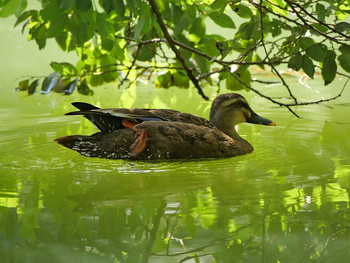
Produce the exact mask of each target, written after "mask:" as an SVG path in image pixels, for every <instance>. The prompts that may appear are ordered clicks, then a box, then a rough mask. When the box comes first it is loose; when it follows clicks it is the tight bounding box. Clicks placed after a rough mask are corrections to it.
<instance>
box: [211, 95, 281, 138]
mask: <svg viewBox="0 0 350 263" xmlns="http://www.w3.org/2000/svg"><path fill="white" fill-rule="evenodd" d="M209 120H210V122H211V123H213V124H214V125H215V126H216V127H218V128H219V129H220V130H221V131H223V132H224V133H226V134H227V135H229V136H231V137H232V138H235V137H237V136H238V134H237V132H236V130H235V128H234V127H235V126H236V124H238V123H242V122H248V123H255V124H262V125H269V126H276V123H275V122H273V121H271V120H269V119H266V118H263V117H261V116H259V115H258V114H256V113H255V112H254V111H253V110H252V109H251V108H250V106H249V104H248V102H247V101H246V99H245V98H244V97H243V96H241V95H239V94H236V93H228V94H221V95H219V96H218V97H216V98H215V100H214V101H213V103H212V105H211V109H210V116H209Z"/></svg>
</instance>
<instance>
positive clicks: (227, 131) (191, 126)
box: [56, 93, 274, 160]
mask: <svg viewBox="0 0 350 263" xmlns="http://www.w3.org/2000/svg"><path fill="white" fill-rule="evenodd" d="M73 105H74V106H76V107H77V108H79V109H80V111H76V112H71V113H68V115H83V116H84V117H86V118H87V119H89V120H90V121H92V122H93V123H94V124H95V125H96V127H97V128H99V129H100V130H101V132H98V133H96V134H94V135H92V136H83V135H72V136H65V137H61V138H58V139H56V141H57V142H58V143H60V144H62V145H63V146H65V147H67V148H70V149H72V150H75V151H77V152H79V153H80V154H82V155H84V156H87V157H100V158H110V159H135V160H148V159H191V158H223V157H233V156H238V155H243V154H246V153H250V152H252V151H253V147H252V146H251V145H250V143H249V142H247V141H246V140H244V139H243V138H241V137H240V136H239V135H238V133H237V132H236V130H235V125H236V124H238V123H240V122H244V121H247V122H251V123H258V124H264V125H274V122H271V121H270V120H267V119H265V118H262V117H260V116H258V115H257V114H256V113H254V111H252V110H251V108H250V107H249V105H248V103H247V102H246V100H245V99H244V98H243V97H242V96H241V95H239V94H234V93H230V94H222V95H220V96H218V97H217V98H216V99H215V100H214V101H213V103H212V108H211V112H210V121H208V120H206V119H204V118H201V117H197V116H194V115H192V114H188V113H183V112H178V111H175V110H168V109H99V108H97V107H95V106H92V105H90V104H85V103H73ZM122 120H128V121H131V122H132V123H134V125H135V126H134V127H133V128H126V127H124V126H123V123H122ZM141 131H143V132H146V134H147V140H146V146H145V148H144V149H143V150H142V152H141V153H138V154H131V153H130V151H131V150H130V149H131V148H132V145H133V144H135V140H136V138H137V136H138V134H139V133H140V132H141Z"/></svg>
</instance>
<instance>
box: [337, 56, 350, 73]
mask: <svg viewBox="0 0 350 263" xmlns="http://www.w3.org/2000/svg"><path fill="white" fill-rule="evenodd" d="M338 61H339V64H340V66H341V67H342V68H343V69H344V70H346V71H347V72H350V54H341V55H340V56H339V57H338Z"/></svg>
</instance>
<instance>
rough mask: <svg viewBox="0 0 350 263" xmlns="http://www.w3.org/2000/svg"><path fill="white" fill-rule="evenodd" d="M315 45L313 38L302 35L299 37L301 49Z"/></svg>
mask: <svg viewBox="0 0 350 263" xmlns="http://www.w3.org/2000/svg"><path fill="white" fill-rule="evenodd" d="M313 45H315V40H313V39H312V38H311V37H302V38H301V47H302V48H303V49H307V48H308V47H311V46H313Z"/></svg>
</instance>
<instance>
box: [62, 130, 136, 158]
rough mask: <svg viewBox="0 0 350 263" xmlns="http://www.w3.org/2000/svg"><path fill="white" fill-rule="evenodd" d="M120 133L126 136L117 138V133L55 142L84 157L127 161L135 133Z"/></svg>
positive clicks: (67, 137) (64, 138)
mask: <svg viewBox="0 0 350 263" xmlns="http://www.w3.org/2000/svg"><path fill="white" fill-rule="evenodd" d="M122 131H123V133H124V134H126V135H127V136H125V137H123V138H119V136H118V133H112V134H103V133H96V134H94V135H91V136H84V135H70V136H63V137H60V138H57V139H55V141H56V142H57V143H59V144H61V145H62V146H64V147H66V148H68V149H71V150H73V151H76V152H78V153H80V154H81V155H84V156H86V157H99V158H109V159H129V158H131V156H130V155H129V147H130V145H131V144H132V143H133V142H134V141H135V137H134V135H135V132H134V131H133V130H131V129H123V130H122Z"/></svg>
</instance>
